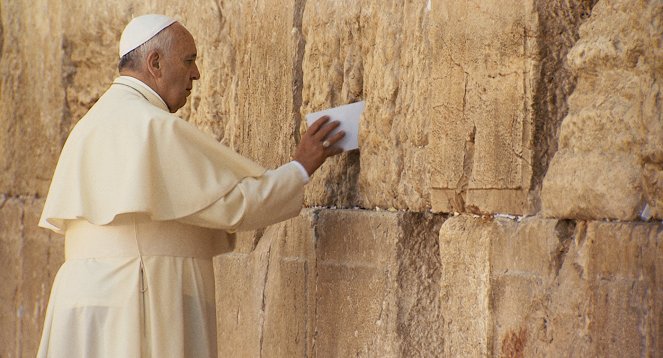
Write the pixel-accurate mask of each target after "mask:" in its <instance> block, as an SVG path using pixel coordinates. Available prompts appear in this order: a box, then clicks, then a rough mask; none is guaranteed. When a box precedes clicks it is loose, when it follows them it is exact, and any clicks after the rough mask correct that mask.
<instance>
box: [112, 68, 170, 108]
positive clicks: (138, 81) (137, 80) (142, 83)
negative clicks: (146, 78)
mask: <svg viewBox="0 0 663 358" xmlns="http://www.w3.org/2000/svg"><path fill="white" fill-rule="evenodd" d="M120 78H122V79H125V80H127V81H130V82H132V83H134V84H136V85H138V86H141V87H143V88H144V89H146V90H148V91H150V92H151V93H152V94H153V95H155V96H156V97H157V98H158V99H159V101H161V103H163V105H164V106H166V108H168V105H167V104H166V102H165V101H164V100H163V99H162V98H161V96H159V94H158V93H156V92H155V91H154V90H153V89H152V88H151V87H150V86H148V85H146V84H145V82H143V81H141V80H139V79H138V78H136V77H131V76H120Z"/></svg>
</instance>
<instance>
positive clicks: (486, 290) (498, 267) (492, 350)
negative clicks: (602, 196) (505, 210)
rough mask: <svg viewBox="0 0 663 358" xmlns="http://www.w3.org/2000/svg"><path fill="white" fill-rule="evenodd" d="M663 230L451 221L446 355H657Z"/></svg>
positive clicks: (444, 241) (446, 227) (445, 245)
mask: <svg viewBox="0 0 663 358" xmlns="http://www.w3.org/2000/svg"><path fill="white" fill-rule="evenodd" d="M661 229H662V227H661V225H660V224H644V223H630V224H625V223H602V222H589V223H585V222H580V223H578V224H576V223H575V222H573V221H566V220H562V221H557V220H550V219H539V218H528V219H525V220H523V221H520V222H515V221H511V220H502V219H498V220H491V219H484V218H479V217H477V218H472V217H467V216H459V217H454V218H451V219H449V220H447V221H446V222H445V223H444V224H443V226H442V229H441V231H440V254H441V259H442V277H444V278H445V280H444V281H443V282H444V283H443V285H442V286H441V294H440V296H441V299H442V305H441V309H442V312H444V321H445V326H444V327H445V328H446V329H445V331H444V332H443V333H444V342H445V346H444V349H445V350H444V353H445V355H448V356H475V355H476V356H478V355H488V356H509V357H512V356H524V357H529V356H551V357H558V356H569V355H578V356H592V357H599V356H614V357H626V356H655V355H656V352H660V349H661V345H662V344H663V342H662V341H661V326H660V324H661V317H663V316H662V312H663V303H662V302H663V301H661V299H662V298H663V290H662V289H661V285H662V284H663V275H661V269H660V267H661V265H662V264H661V260H660V258H661V257H663V245H662V243H663V235H661ZM468 253H471V254H470V255H468Z"/></svg>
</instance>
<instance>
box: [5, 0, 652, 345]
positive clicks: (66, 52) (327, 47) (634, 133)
mask: <svg viewBox="0 0 663 358" xmlns="http://www.w3.org/2000/svg"><path fill="white" fill-rule="evenodd" d="M148 12H158V13H165V14H168V15H171V16H174V17H176V18H178V19H180V20H181V21H182V22H183V23H184V24H185V25H186V26H187V28H188V29H189V30H190V31H191V33H192V34H193V36H194V37H195V39H196V41H197V47H198V55H199V58H198V61H197V63H198V66H199V68H200V71H201V74H202V77H201V79H200V81H197V82H196V84H195V85H194V89H193V93H192V95H191V96H190V97H189V101H188V103H187V105H186V106H185V107H183V108H182V109H181V110H180V113H179V114H180V115H181V116H182V117H183V118H184V119H186V120H188V121H191V122H192V123H194V124H195V125H197V126H198V127H200V128H201V129H203V130H204V131H206V132H208V133H209V134H211V135H213V136H214V137H215V138H216V139H217V140H219V141H221V142H222V143H224V144H227V145H228V146H230V147H232V148H233V149H235V150H236V151H238V152H240V153H242V154H244V155H247V156H248V157H250V158H252V159H254V160H256V161H258V162H259V163H261V164H262V165H264V166H267V167H275V166H277V165H279V164H282V163H284V162H286V161H288V160H290V158H291V156H292V154H293V150H294V148H295V146H296V144H297V142H298V141H299V139H300V136H301V134H302V133H303V131H304V130H305V128H306V125H305V124H304V123H303V122H304V121H303V120H302V119H303V118H304V115H306V114H307V113H310V112H312V111H317V110H321V109H324V108H328V107H332V106H337V105H342V104H346V103H351V102H355V101H359V100H365V101H366V103H367V107H366V111H365V113H364V115H363V118H362V123H361V128H360V145H361V149H360V150H359V151H354V152H351V153H346V154H343V155H341V156H339V157H337V158H333V159H331V160H329V161H328V162H327V163H326V164H325V165H324V166H323V167H322V168H321V169H320V170H319V171H318V172H317V173H316V174H315V176H314V177H313V178H312V181H311V183H310V184H308V186H307V188H306V195H305V196H306V199H305V201H306V206H309V207H314V208H309V209H305V210H304V211H303V212H302V213H301V215H300V216H299V217H297V218H294V219H292V220H289V221H287V222H284V223H281V224H278V225H274V226H272V227H268V228H264V229H261V230H255V231H252V232H245V233H238V234H237V235H234V236H232V237H231V238H230V240H229V241H228V242H227V243H226V242H223V243H222V244H223V245H224V246H227V247H226V249H227V250H229V251H230V252H227V253H225V254H223V255H220V256H218V257H216V258H215V260H214V263H215V274H216V285H217V303H218V312H217V313H218V336H219V351H220V356H222V357H225V356H249V357H254V356H270V357H271V356H273V357H301V356H308V357H312V356H320V357H322V356H324V357H327V356H362V357H367V356H371V357H373V356H385V357H397V356H398V357H412V356H434V357H446V356H470V357H472V356H500V357H501V356H505V357H539V356H543V357H560V356H561V357H565V356H581V357H612V356H614V357H630V356H645V357H656V356H659V355H660V352H663V321H662V320H663V276H662V274H661V273H662V272H663V260H662V259H661V258H662V257H663V243H662V240H663V236H662V234H661V233H662V232H663V227H662V224H661V223H660V222H658V220H660V219H663V214H662V213H663V116H662V114H661V113H662V112H663V109H662V108H661V103H663V102H661V100H660V98H661V78H662V77H661V75H662V73H663V57H662V56H663V52H662V51H663V50H662V45H663V44H662V41H663V40H662V39H663V21H661V19H663V4H662V3H661V1H660V0H642V1H629V0H600V1H597V0H572V1H544V0H521V1H516V0H508V1H501V0H500V1H496V0H489V1H473V2H468V1H449V0H430V1H429V0H419V1H397V0H388V1H378V0H358V1H349V0H340V1H329V0H325V1H306V0H285V1H277V0H248V1H236V0H235V1H228V0H214V1H207V2H200V3H189V2H181V1H174V0H154V1H148V2H145V1H136V0H122V1H116V2H98V1H92V0H75V1H72V0H62V1H54V0H34V1H11V0H10V1H0V78H1V81H0V108H1V110H0V244H1V245H0V267H1V268H2V269H1V270H0V282H1V283H2V285H1V288H0V345H1V346H0V357H23V356H25V357H32V356H34V355H35V352H36V349H37V344H38V341H39V336H40V331H41V325H42V320H43V316H44V313H45V312H44V310H45V307H46V302H47V298H48V295H49V291H50V286H51V284H52V281H53V277H54V274H55V272H56V271H57V268H58V267H59V265H60V263H61V262H62V259H63V252H62V251H63V250H62V244H63V242H62V238H61V237H59V236H56V235H52V234H50V233H49V232H46V231H44V230H42V229H39V228H37V227H36V224H37V220H38V217H39V214H40V212H41V208H42V206H43V198H44V197H45V195H46V193H47V190H48V185H49V182H50V178H51V175H52V173H53V169H54V167H55V163H56V160H57V156H58V153H59V151H60V149H61V147H62V145H63V143H64V140H65V138H66V136H67V134H68V132H69V130H70V129H71V128H72V126H73V125H74V124H75V123H76V122H77V121H78V120H79V119H80V117H81V116H82V115H83V114H84V113H85V112H86V111H87V110H88V109H89V108H90V107H91V106H92V105H93V104H94V102H95V101H96V100H97V99H98V98H99V96H100V95H101V94H102V93H103V92H104V91H105V90H106V88H107V87H108V86H109V84H110V83H111V81H112V80H113V78H114V77H115V76H117V69H116V66H117V41H118V40H119V37H120V32H121V30H122V28H123V26H124V25H125V24H126V22H127V21H129V19H130V18H131V17H132V16H133V15H138V14H143V13H148ZM581 24H582V25H581ZM571 93H573V94H572V95H571ZM315 206H327V207H344V208H350V207H363V208H375V207H379V208H382V209H388V210H375V211H371V210H330V209H324V208H319V207H318V208H315ZM431 209H432V211H435V212H444V213H452V212H460V213H461V214H460V215H458V216H452V217H450V218H448V219H447V220H446V221H445V219H446V217H444V216H442V215H438V214H432V213H430V211H431ZM472 213H478V214H481V215H483V216H472V215H471V214H472ZM495 213H510V214H517V215H525V217H519V218H515V219H514V220H512V219H506V218H504V217H503V216H499V215H498V218H494V217H493V214H495ZM530 214H536V215H538V216H533V217H532V216H529V215H530ZM603 219H610V221H600V220H603ZM643 219H649V220H650V222H639V221H640V220H643ZM583 220H588V221H583ZM615 220H616V221H615ZM443 222H444V223H443Z"/></svg>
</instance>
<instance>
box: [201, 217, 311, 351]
mask: <svg viewBox="0 0 663 358" xmlns="http://www.w3.org/2000/svg"><path fill="white" fill-rule="evenodd" d="M313 219H314V215H313V213H312V212H311V211H309V210H306V211H304V213H302V214H301V215H300V216H299V217H297V218H295V219H292V220H289V221H287V222H285V223H282V224H278V225H274V226H272V227H270V228H268V229H267V230H265V231H264V232H263V233H262V234H261V236H260V241H259V242H258V244H257V246H256V247H255V249H254V250H253V251H249V252H241V251H239V250H237V251H236V252H232V253H227V254H223V255H219V256H217V257H216V258H215V259H214V269H215V277H216V296H217V320H218V323H219V324H218V329H217V333H218V346H219V356H220V357H229V356H246V357H257V356H261V355H266V356H276V357H298V356H306V355H308V356H310V355H311V352H312V349H313V346H312V345H311V342H312V340H313V336H314V331H313V330H312V328H313V326H312V325H311V323H312V322H309V319H308V317H313V315H314V311H313V309H312V307H314V305H313V302H312V300H313V299H314V297H315V296H314V295H315V282H314V281H311V280H314V278H315V276H314V275H311V273H310V272H313V270H314V265H315V260H314V255H313V245H314V241H313V240H311V238H312V234H313V227H312V223H311V220H313ZM286 238H287V240H286ZM237 240H238V241H246V240H248V241H253V238H252V237H248V236H240V237H239V238H238V239H237ZM242 245H247V243H238V244H237V246H238V247H240V246H242ZM248 245H251V244H250V243H248Z"/></svg>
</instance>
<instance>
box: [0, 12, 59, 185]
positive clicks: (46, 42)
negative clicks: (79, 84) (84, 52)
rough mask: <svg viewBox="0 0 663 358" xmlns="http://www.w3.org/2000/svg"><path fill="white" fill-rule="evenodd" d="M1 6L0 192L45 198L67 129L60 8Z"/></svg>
mask: <svg viewBox="0 0 663 358" xmlns="http://www.w3.org/2000/svg"><path fill="white" fill-rule="evenodd" d="M1 7H2V9H1V10H0V23H1V24H0V28H1V30H0V35H1V36H0V37H2V40H0V44H1V45H2V46H0V78H1V81H0V108H2V111H0V192H2V193H7V194H9V195H18V194H22V193H25V194H34V193H39V194H45V193H46V191H47V190H48V185H49V182H50V178H51V175H52V173H53V169H54V168H55V161H56V159H57V155H58V154H59V152H60V148H61V146H62V144H63V143H64V139H65V134H64V133H63V132H64V131H66V130H68V123H67V119H66V118H65V115H64V113H63V107H62V103H63V101H64V93H63V92H62V84H61V76H62V61H63V56H64V54H63V51H62V49H61V38H60V35H61V28H62V24H61V20H60V12H61V9H62V4H61V3H59V2H57V3H54V2H51V1H48V0H43V1H42V0H38V1H34V2H22V1H9V2H8V1H4V2H3V3H2V5H1ZM26 34H29V35H26ZM63 127H65V129H64V130H63Z"/></svg>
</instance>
